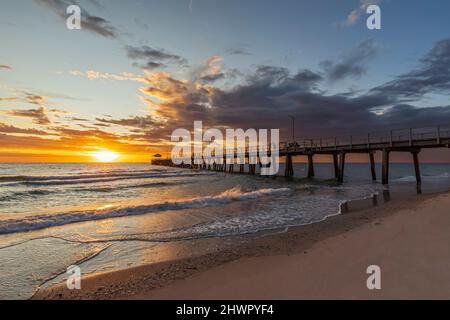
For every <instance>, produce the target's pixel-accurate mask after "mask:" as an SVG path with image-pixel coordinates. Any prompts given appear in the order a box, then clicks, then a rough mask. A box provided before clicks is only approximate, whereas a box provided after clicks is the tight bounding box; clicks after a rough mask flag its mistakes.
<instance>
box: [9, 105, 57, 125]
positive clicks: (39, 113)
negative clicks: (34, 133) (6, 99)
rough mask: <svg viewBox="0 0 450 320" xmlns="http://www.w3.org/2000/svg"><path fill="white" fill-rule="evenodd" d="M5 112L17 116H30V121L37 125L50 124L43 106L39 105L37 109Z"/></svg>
mask: <svg viewBox="0 0 450 320" xmlns="http://www.w3.org/2000/svg"><path fill="white" fill-rule="evenodd" d="M5 113H6V114H8V115H10V116H14V117H19V118H30V119H32V121H33V122H34V123H36V124H39V125H49V124H51V121H50V119H49V118H48V116H47V112H46V109H45V107H40V108H38V109H28V110H21V109H16V110H6V111H5Z"/></svg>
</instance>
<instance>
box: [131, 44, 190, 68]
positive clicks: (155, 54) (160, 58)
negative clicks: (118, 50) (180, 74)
mask: <svg viewBox="0 0 450 320" xmlns="http://www.w3.org/2000/svg"><path fill="white" fill-rule="evenodd" d="M125 50H126V52H127V55H128V57H129V58H130V59H131V60H133V61H134V65H135V66H138V67H140V68H143V69H148V70H154V69H157V68H163V67H167V65H168V64H172V63H173V64H176V65H178V66H184V65H186V64H187V60H186V59H184V58H182V57H181V56H179V55H176V54H173V53H170V52H167V51H166V50H164V49H160V48H154V47H150V46H141V47H134V46H126V47H125Z"/></svg>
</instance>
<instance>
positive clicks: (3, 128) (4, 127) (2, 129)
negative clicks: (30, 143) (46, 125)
mask: <svg viewBox="0 0 450 320" xmlns="http://www.w3.org/2000/svg"><path fill="white" fill-rule="evenodd" d="M0 133H10V134H30V135H40V136H45V135H51V133H49V132H47V131H44V130H38V129H22V128H18V127H15V126H11V125H8V124H5V123H2V122H0Z"/></svg>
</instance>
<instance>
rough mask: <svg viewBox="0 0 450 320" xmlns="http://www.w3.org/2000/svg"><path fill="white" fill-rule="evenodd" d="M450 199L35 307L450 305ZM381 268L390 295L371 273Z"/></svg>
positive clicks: (351, 219)
mask: <svg viewBox="0 0 450 320" xmlns="http://www.w3.org/2000/svg"><path fill="white" fill-rule="evenodd" d="M449 207H450V194H439V195H426V196H418V197H413V198H408V199H403V200H398V201H392V202H389V203H387V204H385V205H383V206H381V207H374V208H370V209H366V210H357V211H355V212H350V213H347V214H343V215H340V216H335V217H332V218H329V219H327V220H326V221H324V222H321V223H317V224H313V225H308V226H303V227H296V228H291V229H290V230H289V231H288V232H286V233H282V234H278V235H271V236H265V237H259V238H254V239H252V240H251V241H249V242H247V243H246V244H245V245H242V246H240V247H237V248H235V249H234V250H224V251H220V252H217V253H210V254H208V255H204V256H199V257H193V258H190V259H183V260H180V261H172V262H168V263H161V264H156V265H149V266H142V267H137V268H133V269H128V270H124V271H118V272H112V273H106V274H101V275H96V276H92V277H86V278H84V279H83V282H82V283H83V288H82V290H76V291H69V290H67V289H66V288H65V285H57V286H54V287H51V288H46V289H42V290H40V291H39V292H38V293H37V294H36V295H35V296H34V299H110V298H114V299H316V298H318V299H384V298H386V299H414V298H424V299H431V298H436V299H448V298H450V250H448V244H449V243H450V232H449V230H450V215H449V211H448V208H449ZM370 265H378V266H379V267H380V268H381V286H382V287H381V290H368V289H367V286H366V280H367V278H368V276H369V275H368V274H366V269H367V267H368V266H370Z"/></svg>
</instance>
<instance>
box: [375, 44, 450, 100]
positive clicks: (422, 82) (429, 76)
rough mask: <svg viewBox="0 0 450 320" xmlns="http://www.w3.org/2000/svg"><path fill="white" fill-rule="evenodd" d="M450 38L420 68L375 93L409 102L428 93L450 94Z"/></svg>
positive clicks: (438, 45) (432, 52) (378, 88)
mask: <svg viewBox="0 0 450 320" xmlns="http://www.w3.org/2000/svg"><path fill="white" fill-rule="evenodd" d="M449 88H450V38H449V39H444V40H441V41H439V42H437V43H436V44H435V45H434V47H433V48H432V49H431V50H430V52H428V53H427V54H426V55H425V56H424V57H423V58H422V59H420V64H419V66H418V67H417V68H416V69H415V70H413V71H411V72H408V73H405V74H403V75H400V76H398V77H397V78H396V79H394V80H392V81H390V82H388V83H386V84H383V85H381V86H378V87H376V88H374V89H372V92H373V93H384V94H389V95H390V96H392V97H396V98H397V99H405V100H407V101H410V100H414V99H418V98H420V97H422V96H423V95H425V94H427V93H443V94H447V95H448V94H450V92H449Z"/></svg>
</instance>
